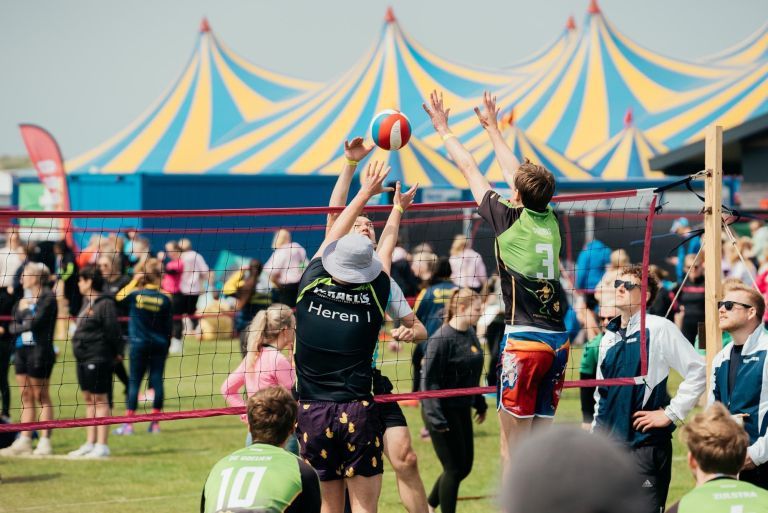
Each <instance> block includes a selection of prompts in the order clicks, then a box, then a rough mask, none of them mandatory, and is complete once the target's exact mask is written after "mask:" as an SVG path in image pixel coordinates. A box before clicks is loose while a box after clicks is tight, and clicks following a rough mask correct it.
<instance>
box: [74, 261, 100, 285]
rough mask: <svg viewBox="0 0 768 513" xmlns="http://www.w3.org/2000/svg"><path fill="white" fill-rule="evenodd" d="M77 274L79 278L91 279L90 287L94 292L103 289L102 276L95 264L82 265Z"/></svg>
mask: <svg viewBox="0 0 768 513" xmlns="http://www.w3.org/2000/svg"><path fill="white" fill-rule="evenodd" d="M78 274H79V275H80V279H81V280H91V288H92V289H93V290H95V291H96V292H101V291H102V290H103V289H104V276H103V275H102V274H101V271H100V270H99V268H98V267H97V266H95V265H93V264H88V265H86V266H83V268H82V269H80V271H79V272H78Z"/></svg>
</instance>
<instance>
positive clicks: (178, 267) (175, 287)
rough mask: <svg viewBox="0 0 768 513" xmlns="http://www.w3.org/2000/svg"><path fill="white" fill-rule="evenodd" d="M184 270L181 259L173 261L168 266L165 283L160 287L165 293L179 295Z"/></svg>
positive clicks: (164, 276)
mask: <svg viewBox="0 0 768 513" xmlns="http://www.w3.org/2000/svg"><path fill="white" fill-rule="evenodd" d="M183 270H184V263H183V262H182V261H181V258H177V259H176V260H171V261H170V262H168V264H166V266H165V273H163V281H162V282H160V286H161V287H162V288H163V290H164V291H166V292H170V293H171V294H177V293H178V292H179V291H180V290H181V273H182V271H183Z"/></svg>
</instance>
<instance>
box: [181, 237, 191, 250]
mask: <svg viewBox="0 0 768 513" xmlns="http://www.w3.org/2000/svg"><path fill="white" fill-rule="evenodd" d="M179 249H180V250H181V251H189V250H191V249H192V241H191V240H189V239H179Z"/></svg>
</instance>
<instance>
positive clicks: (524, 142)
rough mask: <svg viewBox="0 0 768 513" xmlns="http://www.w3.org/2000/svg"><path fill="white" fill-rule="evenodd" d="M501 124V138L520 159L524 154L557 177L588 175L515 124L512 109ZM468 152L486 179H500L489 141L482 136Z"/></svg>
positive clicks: (584, 176) (568, 177)
mask: <svg viewBox="0 0 768 513" xmlns="http://www.w3.org/2000/svg"><path fill="white" fill-rule="evenodd" d="M501 125H502V126H503V132H502V133H503V135H504V140H505V141H506V142H507V145H509V147H510V149H511V150H512V152H513V153H514V154H515V157H517V160H519V161H520V162H523V160H524V159H526V158H527V159H529V160H530V161H531V162H534V163H535V164H541V165H543V166H544V167H546V168H547V169H549V170H550V171H551V172H552V173H553V174H554V175H555V178H557V180H558V181H560V180H567V181H578V180H590V179H592V176H591V175H590V174H589V173H587V172H586V171H584V170H583V169H582V168H581V167H579V166H578V165H577V164H575V163H574V162H572V161H571V160H569V159H567V158H566V157H564V156H563V155H562V154H561V153H559V152H558V151H557V150H554V149H552V148H550V147H549V146H547V145H546V144H544V143H542V142H541V141H537V140H536V139H535V138H531V137H528V136H527V135H526V134H525V132H524V131H523V130H522V129H520V127H518V126H517V125H516V124H515V122H514V112H510V113H509V114H508V115H507V116H506V117H505V119H504V120H503V121H502V123H501ZM472 155H473V156H474V157H475V160H477V163H478V166H479V167H480V169H481V170H483V171H484V173H485V176H486V178H488V181H490V182H504V175H503V174H502V172H501V166H500V165H499V163H498V162H497V161H496V155H495V153H494V151H493V144H492V143H491V141H489V140H486V141H484V142H483V143H482V144H481V145H480V146H479V147H477V148H473V149H472Z"/></svg>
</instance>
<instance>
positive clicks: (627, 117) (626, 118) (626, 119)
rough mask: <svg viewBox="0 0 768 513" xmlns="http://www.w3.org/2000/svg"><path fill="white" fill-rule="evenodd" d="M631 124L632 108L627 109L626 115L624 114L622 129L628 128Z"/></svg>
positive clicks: (632, 119)
mask: <svg viewBox="0 0 768 513" xmlns="http://www.w3.org/2000/svg"><path fill="white" fill-rule="evenodd" d="M632 123H634V114H633V113H632V107H629V108H628V109H627V112H626V114H624V128H630V127H631V126H632Z"/></svg>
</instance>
